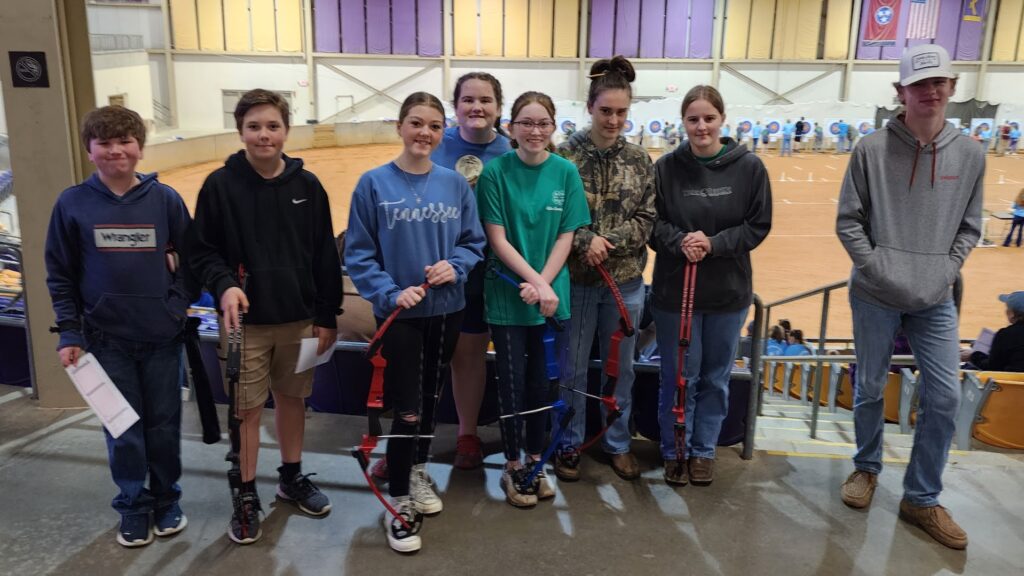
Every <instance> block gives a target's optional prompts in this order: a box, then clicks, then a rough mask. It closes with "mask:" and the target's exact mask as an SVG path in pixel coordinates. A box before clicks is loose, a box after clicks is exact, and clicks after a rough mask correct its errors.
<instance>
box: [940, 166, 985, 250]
mask: <svg viewBox="0 0 1024 576" xmlns="http://www.w3.org/2000/svg"><path fill="white" fill-rule="evenodd" d="M984 178H985V157H984V156H982V159H981V170H980V171H979V172H978V178H977V179H976V180H975V181H974V187H973V188H971V199H970V200H969V201H968V203H967V210H965V211H964V217H963V219H962V220H961V221H960V228H958V229H957V231H956V237H955V238H953V244H952V245H951V246H950V247H949V257H950V258H951V259H953V261H954V262H956V263H957V265H958V266H963V265H964V260H967V255H968V254H970V253H971V250H972V249H973V248H974V247H975V246H977V245H978V239H979V238H981V207H982V203H983V200H984Z"/></svg>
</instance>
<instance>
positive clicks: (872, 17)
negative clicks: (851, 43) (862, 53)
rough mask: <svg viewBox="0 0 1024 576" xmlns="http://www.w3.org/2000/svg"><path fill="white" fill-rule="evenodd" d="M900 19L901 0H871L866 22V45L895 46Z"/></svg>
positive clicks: (864, 38) (862, 42)
mask: <svg viewBox="0 0 1024 576" xmlns="http://www.w3.org/2000/svg"><path fill="white" fill-rule="evenodd" d="M899 20H900V0H871V1H870V2H869V4H868V17H867V21H866V22H865V24H864V37H863V38H862V40H861V44H863V45H864V46H895V45H896V29H897V26H899Z"/></svg>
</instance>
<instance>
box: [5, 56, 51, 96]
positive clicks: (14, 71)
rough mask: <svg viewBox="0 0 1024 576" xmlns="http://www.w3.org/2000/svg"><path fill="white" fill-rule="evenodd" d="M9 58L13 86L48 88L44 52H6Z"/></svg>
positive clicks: (48, 82) (48, 80)
mask: <svg viewBox="0 0 1024 576" xmlns="http://www.w3.org/2000/svg"><path fill="white" fill-rule="evenodd" d="M8 54H9V55H10V59H11V80H12V84H13V85H14V87H15V88H49V87H50V76H49V73H48V72H47V70H46V53H44V52H8Z"/></svg>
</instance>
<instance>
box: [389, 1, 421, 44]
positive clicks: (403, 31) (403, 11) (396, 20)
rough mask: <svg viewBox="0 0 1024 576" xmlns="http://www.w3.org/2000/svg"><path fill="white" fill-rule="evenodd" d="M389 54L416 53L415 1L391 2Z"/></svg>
mask: <svg viewBox="0 0 1024 576" xmlns="http://www.w3.org/2000/svg"><path fill="white" fill-rule="evenodd" d="M391 53H392V54H415V53H416V0H391Z"/></svg>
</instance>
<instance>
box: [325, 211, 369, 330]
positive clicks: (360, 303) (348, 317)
mask: <svg viewBox="0 0 1024 576" xmlns="http://www.w3.org/2000/svg"><path fill="white" fill-rule="evenodd" d="M335 244H337V246H338V253H339V254H340V255H341V270H342V274H341V284H342V289H343V292H344V294H345V310H344V312H343V313H342V314H339V315H338V316H337V321H338V340H341V341H344V342H369V341H370V339H371V338H373V334H374V332H376V331H377V320H376V319H375V318H374V317H373V306H372V305H371V304H370V302H368V301H367V300H366V299H364V298H363V297H362V296H360V295H359V291H358V290H356V287H355V285H354V284H353V283H352V279H351V278H349V277H348V274H347V273H345V231H344V230H343V231H342V232H341V234H338V238H337V240H336V241H335Z"/></svg>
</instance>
